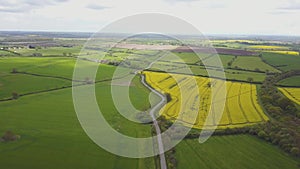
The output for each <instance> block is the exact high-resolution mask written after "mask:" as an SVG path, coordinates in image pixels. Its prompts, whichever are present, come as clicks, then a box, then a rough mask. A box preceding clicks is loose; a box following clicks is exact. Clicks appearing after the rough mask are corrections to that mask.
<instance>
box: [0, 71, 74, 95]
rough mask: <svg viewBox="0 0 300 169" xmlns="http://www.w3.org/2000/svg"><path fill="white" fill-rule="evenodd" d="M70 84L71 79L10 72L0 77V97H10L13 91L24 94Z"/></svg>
mask: <svg viewBox="0 0 300 169" xmlns="http://www.w3.org/2000/svg"><path fill="white" fill-rule="evenodd" d="M70 85H72V82H71V81H66V80H62V79H53V78H42V77H36V76H31V75H22V74H11V75H7V76H5V77H1V78H0V99H4V98H10V97H11V96H12V93H13V92H16V93H18V94H25V93H30V92H35V91H42V90H49V89H54V88H58V87H63V86H70Z"/></svg>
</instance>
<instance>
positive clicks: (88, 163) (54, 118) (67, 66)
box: [0, 57, 155, 169]
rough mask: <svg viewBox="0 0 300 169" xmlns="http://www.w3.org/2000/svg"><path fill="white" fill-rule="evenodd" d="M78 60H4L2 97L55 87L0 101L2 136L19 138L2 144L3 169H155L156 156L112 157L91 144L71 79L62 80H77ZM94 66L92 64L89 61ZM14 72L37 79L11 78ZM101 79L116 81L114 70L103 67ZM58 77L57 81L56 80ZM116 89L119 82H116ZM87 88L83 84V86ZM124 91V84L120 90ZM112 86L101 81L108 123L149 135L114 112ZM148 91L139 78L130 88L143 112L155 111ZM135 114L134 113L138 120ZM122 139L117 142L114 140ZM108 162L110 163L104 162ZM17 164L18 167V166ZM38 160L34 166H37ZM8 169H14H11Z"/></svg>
mask: <svg viewBox="0 0 300 169" xmlns="http://www.w3.org/2000/svg"><path fill="white" fill-rule="evenodd" d="M74 63H75V61H74V59H71V58H68V59H67V58H60V59H58V58H54V57H53V58H50V57H47V58H28V57H18V58H1V60H0V72H1V74H0V76H1V78H0V84H1V85H0V93H1V97H3V98H6V97H9V96H10V95H11V91H16V92H19V93H20V94H23V93H30V92H38V91H40V90H48V89H52V88H53V89H54V90H53V91H48V92H43V93H33V94H30V95H26V96H21V97H20V98H18V99H17V100H10V101H0V107H1V111H0V116H1V118H0V124H1V128H0V133H1V135H2V134H3V133H4V132H5V131H7V130H12V131H13V132H15V133H17V134H20V136H21V139H20V140H18V141H16V142H9V143H1V144H0V159H1V166H5V167H4V168H12V169H14V168H16V169H17V168H49V169H51V168H98V167H99V166H101V167H102V168H124V169H127V168H128V169H133V168H142V169H147V168H149V169H152V168H155V161H154V158H144V159H129V158H124V157H120V156H116V155H113V154H111V153H108V152H107V151H105V150H103V149H101V148H99V147H98V146H97V145H96V144H95V143H94V142H93V141H91V140H90V139H89V138H88V137H87V135H86V134H85V132H84V131H83V129H82V127H81V126H80V124H79V122H78V119H77V116H76V112H75V110H74V107H73V102H72V89H71V88H70V87H67V88H64V89H59V90H55V88H60V87H61V86H65V85H69V84H70V83H71V81H68V80H62V79H59V78H58V77H63V78H65V77H67V78H69V77H72V69H73V68H74ZM86 63H87V66H88V65H89V64H92V65H93V64H94V63H92V62H86ZM13 68H15V69H17V70H19V71H26V72H30V73H33V74H36V75H39V74H46V75H47V76H48V75H49V77H39V76H34V75H25V74H12V73H10V72H11V70H12V69H13ZM100 70H101V71H99V72H98V76H97V79H98V80H104V79H107V78H111V76H112V74H113V72H114V70H115V67H113V66H108V65H101V69H100ZM52 76H55V77H52ZM116 85H117V84H116ZM79 87H84V86H79ZM123 89H125V87H123V86H120V88H119V90H120V92H122V91H126V90H123ZM110 90H111V86H110V83H109V82H99V83H97V84H96V87H95V91H96V96H97V101H98V104H99V105H100V106H101V110H102V112H103V114H104V116H105V118H106V120H107V121H108V123H109V124H110V125H111V126H112V127H113V128H115V129H116V130H118V131H119V132H121V133H123V134H126V135H128V136H132V137H149V136H150V135H151V126H150V125H143V124H138V123H134V122H131V121H128V120H127V119H125V118H124V117H123V116H122V115H121V114H120V113H119V112H118V111H117V110H116V109H115V108H114V106H113V105H114V103H113V100H112V97H111V93H110ZM148 95H149V91H148V89H147V88H145V87H144V86H143V85H142V84H141V83H140V79H138V78H136V79H134V81H133V82H132V85H130V97H132V98H131V101H132V102H133V105H134V106H135V107H136V108H137V109H139V110H145V109H147V108H149V107H150V103H149V102H148V99H147V98H148ZM134 113H136V112H132V116H135V114H134ZM115 141H118V140H115ZM104 159H105V160H104ZM16 161H17V163H16ZM33 161H35V162H33ZM7 166H9V167H7Z"/></svg>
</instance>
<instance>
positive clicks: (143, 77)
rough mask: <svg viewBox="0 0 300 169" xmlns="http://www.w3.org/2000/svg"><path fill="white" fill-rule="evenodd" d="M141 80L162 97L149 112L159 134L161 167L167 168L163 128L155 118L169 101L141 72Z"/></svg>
mask: <svg viewBox="0 0 300 169" xmlns="http://www.w3.org/2000/svg"><path fill="white" fill-rule="evenodd" d="M163 56H164V53H163V54H162V55H161V56H160V57H158V58H157V59H155V60H154V61H152V62H151V63H150V64H149V65H148V66H147V67H146V68H145V69H149V68H151V67H152V65H153V64H154V63H155V62H156V61H158V60H159V59H160V58H162V57H163ZM138 72H139V71H138V70H137V71H135V74H138ZM141 77H142V79H141V82H142V84H143V85H144V86H145V87H147V88H148V89H149V90H150V91H151V92H153V93H155V94H156V95H158V96H159V97H160V98H161V101H160V102H159V103H158V104H156V105H155V106H154V107H152V108H151V110H150V111H149V114H150V116H151V118H152V121H153V125H154V127H155V131H156V134H157V143H158V150H159V158H160V168H161V169H167V164H166V157H165V154H164V145H163V141H162V138H161V130H160V128H159V125H158V122H157V120H156V118H155V112H156V111H158V110H159V109H160V108H161V107H162V106H163V105H164V104H166V103H167V99H166V98H165V96H164V95H163V94H161V93H159V92H158V91H156V90H155V89H153V88H152V87H151V86H150V85H148V84H147V82H146V81H145V75H142V74H141Z"/></svg>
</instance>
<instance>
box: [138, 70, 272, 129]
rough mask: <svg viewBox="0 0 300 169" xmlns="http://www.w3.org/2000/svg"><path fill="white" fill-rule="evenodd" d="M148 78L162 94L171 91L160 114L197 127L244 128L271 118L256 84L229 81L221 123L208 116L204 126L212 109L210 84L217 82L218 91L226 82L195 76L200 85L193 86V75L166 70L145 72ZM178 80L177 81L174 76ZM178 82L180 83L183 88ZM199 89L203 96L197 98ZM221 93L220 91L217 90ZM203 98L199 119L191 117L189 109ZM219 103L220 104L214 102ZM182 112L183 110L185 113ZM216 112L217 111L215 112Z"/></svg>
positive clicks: (191, 110)
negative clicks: (266, 111)
mask: <svg viewBox="0 0 300 169" xmlns="http://www.w3.org/2000/svg"><path fill="white" fill-rule="evenodd" d="M144 74H145V76H146V81H147V82H148V83H149V84H150V85H151V86H152V87H154V88H155V89H157V90H158V91H160V92H162V93H169V94H170V95H171V98H172V100H171V101H170V102H168V104H167V105H166V106H165V107H164V108H163V109H162V110H161V112H160V114H162V115H164V116H166V118H168V119H177V118H178V119H179V120H180V121H182V122H183V123H185V124H188V125H189V124H191V125H193V127H194V128H203V127H210V126H215V125H218V127H219V128H227V127H241V126H244V125H249V124H253V123H257V122H262V121H267V120H268V117H267V116H266V115H265V114H264V113H263V111H262V109H261V107H260V106H259V104H258V101H257V95H256V86H255V85H251V84H247V83H237V82H226V86H227V97H226V98H227V99H226V103H225V108H224V113H223V115H222V117H221V121H220V122H219V123H217V122H216V119H217V118H216V117H214V116H213V119H209V123H208V124H207V125H204V122H205V120H206V118H207V117H208V113H209V111H210V108H211V104H212V103H211V99H212V98H211V95H212V92H211V87H209V86H208V83H210V84H212V85H214V88H215V90H217V91H218V90H219V89H220V88H221V86H222V85H224V83H225V82H224V81H223V80H213V79H208V78H201V77H195V80H196V81H197V85H198V87H199V89H198V88H197V87H196V86H193V83H192V80H193V79H194V78H193V77H192V76H188V75H178V74H177V75H176V74H166V73H155V72H149V71H145V72H144ZM173 77H174V78H175V79H179V80H178V82H176V80H175V79H174V78H173ZM178 83H180V84H181V87H182V90H183V91H180V88H179V85H178ZM196 90H199V94H200V95H201V97H200V100H198V95H197V92H196ZM218 92H219V91H218ZM181 94H183V95H185V96H188V99H189V100H188V101H186V102H182V101H183V100H182V99H181V97H182V96H181ZM198 101H200V107H199V114H198V117H197V120H196V122H195V123H194V122H193V120H194V119H190V118H191V117H190V115H189V113H188V112H193V110H194V109H195V107H194V105H195V104H194V103H195V102H198ZM213 104H217V103H213ZM181 111H183V112H184V114H183V115H180V116H179V114H181ZM213 114H214V113H213Z"/></svg>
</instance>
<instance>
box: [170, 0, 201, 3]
mask: <svg viewBox="0 0 300 169" xmlns="http://www.w3.org/2000/svg"><path fill="white" fill-rule="evenodd" d="M164 1H166V2H169V3H177V2H187V3H189V2H195V1H201V0H164Z"/></svg>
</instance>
